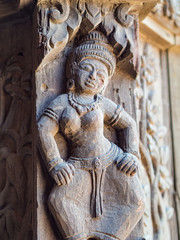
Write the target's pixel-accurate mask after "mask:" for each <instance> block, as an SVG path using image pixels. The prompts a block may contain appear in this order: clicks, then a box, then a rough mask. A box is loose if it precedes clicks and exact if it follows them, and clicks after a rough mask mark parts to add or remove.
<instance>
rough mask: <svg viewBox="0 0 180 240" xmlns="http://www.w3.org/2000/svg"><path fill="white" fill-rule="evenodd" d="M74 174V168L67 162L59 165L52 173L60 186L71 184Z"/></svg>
mask: <svg viewBox="0 0 180 240" xmlns="http://www.w3.org/2000/svg"><path fill="white" fill-rule="evenodd" d="M74 173H75V168H74V166H73V165H72V164H70V163H66V162H62V163H59V164H58V165H56V166H55V167H54V168H53V169H52V170H51V171H50V174H51V176H52V178H53V179H54V181H55V182H56V183H57V185H59V186H61V185H67V184H69V183H70V181H71V179H72V178H73V176H74Z"/></svg>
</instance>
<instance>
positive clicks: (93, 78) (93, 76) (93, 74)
mask: <svg viewBox="0 0 180 240" xmlns="http://www.w3.org/2000/svg"><path fill="white" fill-rule="evenodd" d="M90 78H91V79H92V80H96V71H95V70H93V71H92V72H91V74H90Z"/></svg>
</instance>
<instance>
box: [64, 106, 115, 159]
mask: <svg viewBox="0 0 180 240" xmlns="http://www.w3.org/2000/svg"><path fill="white" fill-rule="evenodd" d="M59 124H60V131H61V132H62V133H63V135H64V136H65V137H66V138H67V140H68V141H69V142H70V144H71V147H72V148H71V155H72V156H73V157H79V158H88V157H94V156H100V155H102V154H104V153H106V152H107V151H108V150H109V149H110V147H111V143H110V142H109V140H108V139H106V138H105V137H104V113H103V110H102V106H101V104H100V105H99V106H98V108H97V109H95V110H93V111H90V112H87V113H86V114H84V115H83V116H80V115H79V114H78V113H77V111H76V110H75V109H74V108H73V107H71V106H70V105H69V104H68V105H67V106H66V107H65V108H64V110H63V112H62V115H61V117H60V123H59Z"/></svg>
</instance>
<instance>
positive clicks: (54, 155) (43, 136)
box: [38, 114, 63, 170]
mask: <svg viewBox="0 0 180 240" xmlns="http://www.w3.org/2000/svg"><path fill="white" fill-rule="evenodd" d="M38 131H39V140H40V145H41V148H42V151H43V153H44V155H45V156H46V161H47V167H48V169H49V170H51V167H52V166H50V165H51V162H52V160H53V159H54V160H55V159H57V160H58V161H59V162H63V160H62V159H61V156H60V153H59V150H58V147H57V144H56V141H55V138H54V137H55V135H56V134H57V132H58V131H59V127H58V122H56V121H55V120H53V119H51V118H50V117H48V116H46V115H44V114H43V115H42V117H41V119H40V120H39V122H38Z"/></svg>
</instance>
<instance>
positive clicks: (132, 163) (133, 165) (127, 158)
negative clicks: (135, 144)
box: [115, 153, 138, 176]
mask: <svg viewBox="0 0 180 240" xmlns="http://www.w3.org/2000/svg"><path fill="white" fill-rule="evenodd" d="M115 163H116V164H117V168H118V170H120V171H122V172H123V173H125V174H127V175H131V176H133V175H134V174H135V173H136V172H137V169H138V158H137V157H136V156H134V155H133V154H131V153H123V154H121V155H119V156H118V157H117V159H116V160H115Z"/></svg>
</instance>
